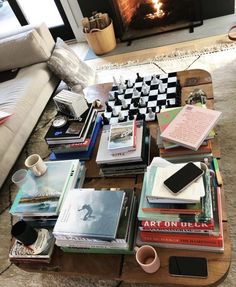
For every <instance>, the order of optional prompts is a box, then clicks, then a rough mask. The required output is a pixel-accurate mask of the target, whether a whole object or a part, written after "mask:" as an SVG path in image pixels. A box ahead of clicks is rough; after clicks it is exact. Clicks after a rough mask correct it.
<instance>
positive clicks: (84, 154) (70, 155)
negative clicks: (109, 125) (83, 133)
mask: <svg viewBox="0 0 236 287" xmlns="http://www.w3.org/2000/svg"><path fill="white" fill-rule="evenodd" d="M101 125H102V118H101V117H100V116H98V117H97V120H96V126H95V128H94V132H93V135H92V138H91V142H90V144H89V148H88V150H87V151H80V152H66V153H59V152H57V153H54V152H52V153H51V154H50V157H49V158H50V160H66V159H74V158H79V159H80V160H89V159H90V158H91V156H92V153H93V149H94V146H95V143H96V139H97V136H98V133H99V130H100V128H101Z"/></svg>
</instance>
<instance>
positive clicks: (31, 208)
mask: <svg viewBox="0 0 236 287" xmlns="http://www.w3.org/2000/svg"><path fill="white" fill-rule="evenodd" d="M45 163H46V165H47V167H48V168H47V171H46V173H45V174H44V175H42V176H40V177H34V179H35V181H36V184H37V189H38V190H37V193H36V194H33V195H30V194H26V193H25V191H24V190H23V189H20V190H19V191H18V193H17V195H16V197H15V200H14V202H13V204H12V207H11V209H10V213H11V214H12V215H17V216H24V217H26V216H54V215H58V213H59V209H60V205H61V203H62V200H63V197H64V195H65V194H66V192H67V191H68V190H69V189H70V188H74V186H75V184H76V181H77V176H78V172H79V167H80V162H79V160H78V159H76V160H65V161H55V162H53V161H46V162H45ZM32 176H33V175H32Z"/></svg>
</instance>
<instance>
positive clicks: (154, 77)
mask: <svg viewBox="0 0 236 287" xmlns="http://www.w3.org/2000/svg"><path fill="white" fill-rule="evenodd" d="M152 83H153V84H159V83H160V80H159V79H157V76H156V75H153V76H152Z"/></svg>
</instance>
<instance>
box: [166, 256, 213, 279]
mask: <svg viewBox="0 0 236 287" xmlns="http://www.w3.org/2000/svg"><path fill="white" fill-rule="evenodd" d="M169 273H170V275H172V276H184V277H199V278H207V276H208V268H207V260H206V258H204V257H184V256H171V257H170V258H169Z"/></svg>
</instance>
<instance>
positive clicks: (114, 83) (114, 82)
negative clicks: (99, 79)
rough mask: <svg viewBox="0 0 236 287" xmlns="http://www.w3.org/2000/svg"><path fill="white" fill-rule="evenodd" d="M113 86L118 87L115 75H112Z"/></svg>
mask: <svg viewBox="0 0 236 287" xmlns="http://www.w3.org/2000/svg"><path fill="white" fill-rule="evenodd" d="M113 87H118V82H117V80H116V78H115V76H113Z"/></svg>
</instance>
